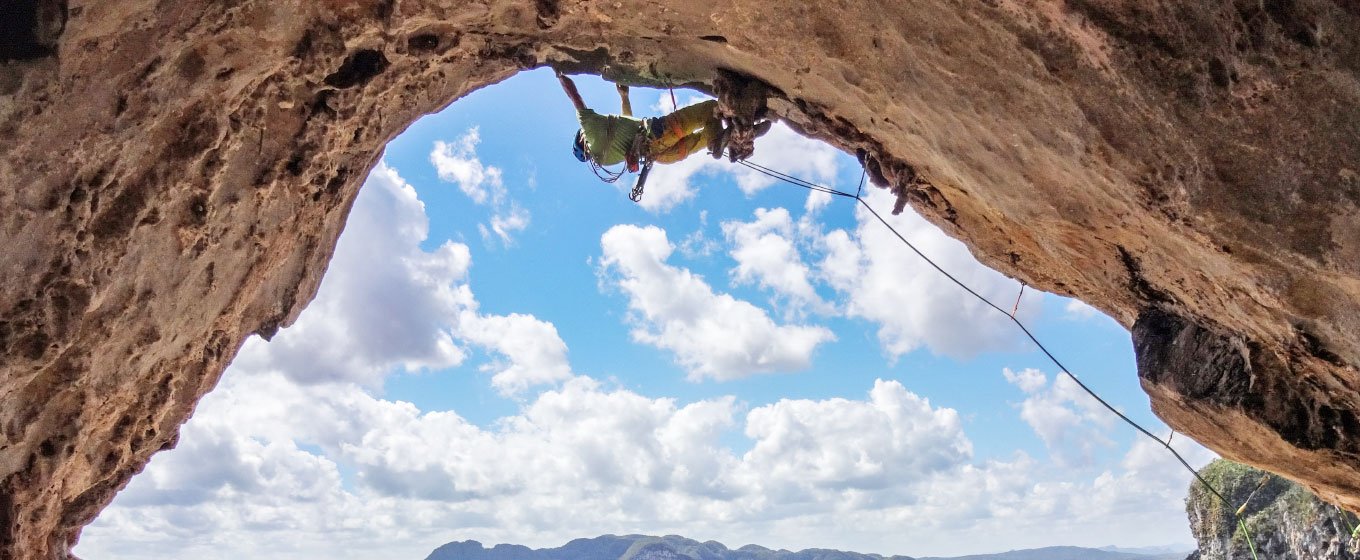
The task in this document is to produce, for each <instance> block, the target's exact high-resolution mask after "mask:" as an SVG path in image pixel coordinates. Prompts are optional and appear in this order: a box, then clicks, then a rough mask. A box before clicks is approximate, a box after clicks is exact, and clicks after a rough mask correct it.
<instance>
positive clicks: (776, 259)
mask: <svg viewBox="0 0 1360 560" xmlns="http://www.w3.org/2000/svg"><path fill="white" fill-rule="evenodd" d="M722 230H723V234H724V235H726V237H727V241H728V243H729V244H731V246H732V250H731V254H732V258H733V259H735V260H736V261H737V267H736V268H735V269H733V271H732V276H733V277H734V278H735V279H736V281H737V282H738V283H752V282H753V283H757V284H759V285H760V286H761V287H762V288H765V289H768V290H772V291H773V292H775V293H776V294H779V295H781V296H784V297H785V298H787V299H788V301H789V302H790V303H791V304H792V305H793V306H794V307H797V308H802V307H811V308H813V309H816V310H819V311H830V308H829V306H828V305H827V304H826V303H825V302H823V301H822V299H821V297H819V296H818V295H817V291H816V289H814V288H813V286H812V282H811V280H810V277H811V271H810V270H809V269H808V266H807V264H805V263H804V262H803V258H802V253H801V252H800V251H799V250H798V247H797V246H796V245H795V239H794V235H795V234H794V224H793V218H792V217H790V216H789V211H788V210H785V209H783V208H775V209H766V208H760V209H757V210H756V213H755V219H754V220H752V221H750V222H741V221H735V220H734V221H730V222H724V223H723V224H722Z"/></svg>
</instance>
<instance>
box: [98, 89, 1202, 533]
mask: <svg viewBox="0 0 1360 560" xmlns="http://www.w3.org/2000/svg"><path fill="white" fill-rule="evenodd" d="M577 82H578V84H579V85H580V86H581V89H582V92H583V94H584V96H585V98H586V100H587V103H588V104H589V105H590V106H591V107H592V108H595V109H596V110H599V111H601V112H612V111H616V110H617V107H618V100H617V97H616V96H615V94H614V91H613V87H612V85H610V84H607V83H605V82H603V81H601V80H599V79H596V78H591V77H580V78H578V79H577ZM677 95H678V97H679V99H680V100H681V102H682V103H688V102H692V101H693V100H695V99H696V98H697V95H696V94H694V93H693V92H687V91H681V92H677ZM633 105H634V107H635V111H636V112H638V113H639V114H658V113H659V112H660V111H662V110H666V109H669V106H668V105H669V96H668V95H667V94H666V93H665V92H664V91H657V90H634V92H633ZM575 129H576V124H575V115H574V113H573V112H572V111H571V110H570V104H569V102H568V101H567V100H566V98H565V96H563V95H562V94H561V92H560V90H559V89H558V87H557V84H556V80H555V79H554V78H553V76H552V74H551V72H549V71H546V70H538V71H533V72H527V73H522V74H520V75H518V76H515V77H514V78H512V79H510V80H508V81H506V82H504V83H502V84H499V85H496V86H492V87H489V88H486V89H483V90H481V91H477V92H474V93H473V94H471V95H469V96H467V97H466V98H464V99H461V100H459V101H458V102H456V103H454V104H453V105H451V106H450V107H449V108H447V109H446V110H444V111H442V112H440V113H438V114H435V115H430V116H428V117H426V118H424V119H421V120H420V121H418V122H416V123H415V124H413V125H412V126H411V127H410V128H409V129H408V130H407V131H406V132H404V133H403V134H402V135H401V136H399V137H398V138H397V139H395V140H394V141H393V142H392V143H391V144H390V145H389V146H388V148H387V151H386V153H385V155H384V157H383V161H382V163H381V164H380V165H379V167H378V168H377V169H375V171H374V172H373V174H372V175H371V176H370V178H369V180H368V182H367V183H366V185H365V186H364V187H363V189H362V191H361V193H360V197H359V200H358V201H357V202H356V205H355V209H354V211H353V214H352V215H351V218H350V221H349V222H348V224H347V226H346V230H345V233H344V234H343V235H342V236H341V239H340V243H339V246H338V248H337V253H336V257H335V260H334V261H333V262H332V264H331V267H330V269H329V270H328V272H327V277H326V278H325V280H324V281H323V284H322V287H321V290H320V293H319V294H318V297H317V299H316V300H315V301H314V302H313V303H312V304H311V305H310V306H309V308H308V309H307V310H306V311H305V312H304V313H303V315H302V317H301V318H300V319H299V321H298V323H297V324H296V325H294V326H293V327H290V328H289V329H285V330H284V331H282V332H281V333H280V334H279V336H278V337H276V338H275V339H274V341H273V342H270V343H265V342H263V341H261V340H252V341H250V342H248V343H247V345H246V346H245V347H244V348H243V350H242V352H241V354H240V355H239V356H238V358H237V359H236V360H235V362H234V363H233V365H232V366H231V368H229V369H228V371H227V373H226V375H224V379H223V381H222V383H221V385H220V386H219V389H218V390H217V391H215V392H214V393H212V394H210V395H209V396H208V397H206V398H205V399H204V401H203V403H202V404H201V406H200V409H199V411H198V412H197V413H196V415H195V417H194V419H193V420H192V421H191V422H190V423H189V424H188V425H186V427H185V428H184V433H183V435H182V438H181V442H180V445H179V447H178V448H177V449H175V450H173V451H169V452H164V453H161V454H159V455H157V456H156V457H155V458H154V459H153V461H152V463H151V465H150V466H149V467H148V469H147V471H146V472H145V473H144V474H142V475H139V476H138V477H137V478H136V479H134V481H133V482H132V484H131V485H130V486H129V487H128V489H127V490H125V491H124V492H123V493H122V494H120V496H119V497H118V499H117V500H116V501H115V502H114V504H113V505H112V506H111V507H110V508H109V509H108V510H107V511H106V512H105V513H104V514H102V515H101V516H100V518H99V520H98V521H96V523H95V524H94V525H92V526H91V527H90V528H89V529H87V530H86V532H85V535H84V537H83V538H82V542H81V545H80V546H79V547H78V548H77V553H79V554H81V555H82V557H86V558H102V557H119V558H123V557H156V558H163V557H184V556H189V555H192V556H193V557H201V558H213V557H222V558H227V557H240V556H244V555H249V556H260V555H263V556H266V557H278V558H323V557H325V558H332V557H336V558H350V557H353V558H370V557H375V556H380V557H387V558H400V557H410V558H423V557H424V555H425V554H427V553H428V551H429V550H431V549H433V548H434V547H435V546H437V545H439V544H442V543H444V542H447V541H450V540H461V539H466V538H476V539H479V540H482V541H483V542H487V543H496V542H513V543H522V544H528V545H532V546H557V545H560V544H562V543H563V542H565V541H566V540H569V539H571V538H575V537H583V536H594V535H597V534H602V533H627V532H643V533H679V534H684V535H686V536H690V537H693V538H698V539H701V540H703V539H716V540H720V541H722V542H724V543H726V544H728V545H730V546H740V545H742V544H746V543H748V542H755V543H758V544H762V545H765V546H770V547H776V548H778V547H783V548H803V547H813V546H817V547H829V548H842V549H851V550H858V551H863V552H880V553H886V554H892V553H896V554H910V555H926V554H931V555H953V554H967V553H976V552H987V551H999V550H1006V549H1010V548H1023V547H1033V546H1046V545H1057V544H1075V545H1094V546H1100V545H1108V544H1117V545H1121V546H1144V545H1163V544H1169V543H1177V544H1184V543H1189V542H1190V539H1189V534H1188V530H1187V529H1186V521H1185V517H1184V513H1183V506H1182V502H1181V498H1182V496H1183V495H1184V491H1185V488H1186V484H1187V483H1188V475H1186V474H1185V473H1184V472H1181V471H1178V470H1177V468H1178V466H1177V465H1176V464H1175V462H1174V460H1173V459H1171V458H1170V457H1167V456H1164V455H1163V454H1161V453H1159V452H1158V450H1157V449H1155V448H1153V447H1152V446H1149V445H1147V443H1146V442H1138V441H1137V440H1136V439H1135V438H1134V432H1132V430H1130V429H1128V428H1127V427H1125V426H1123V425H1120V424H1116V423H1115V420H1114V419H1113V418H1112V417H1111V416H1110V415H1109V414H1108V413H1107V412H1106V411H1103V410H1099V409H1098V407H1097V405H1095V403H1093V402H1092V401H1091V400H1090V399H1089V398H1087V397H1085V396H1084V395H1081V394H1079V393H1078V392H1077V391H1076V389H1075V388H1074V387H1073V386H1072V385H1071V384H1070V383H1067V382H1066V381H1062V380H1058V378H1057V377H1056V376H1055V375H1054V374H1055V373H1056V371H1055V370H1054V368H1053V367H1052V366H1051V364H1049V363H1048V362H1047V361H1046V360H1045V359H1044V357H1043V356H1042V354H1039V353H1038V352H1036V351H1035V350H1034V349H1033V348H1032V347H1030V346H1029V345H1028V344H1027V343H1026V342H1025V341H1023V340H1022V339H1021V338H1020V337H1019V333H1018V332H1016V331H1015V330H1014V329H1013V327H1011V326H1010V325H1009V324H1008V323H1006V322H1005V321H1004V318H1002V317H999V316H996V315H995V313H994V312H992V311H989V310H986V309H984V308H982V307H980V306H979V305H978V304H977V303H976V302H970V301H968V300H967V299H966V296H965V294H963V292H962V291H960V290H959V289H958V288H956V287H954V286H952V285H950V284H948V283H947V281H946V280H944V279H943V278H941V277H939V276H938V275H937V274H936V273H934V271H932V270H929V269H927V268H926V267H925V266H924V265H923V264H922V263H921V262H920V261H918V260H916V258H915V257H914V256H912V255H910V254H909V253H908V252H907V249H906V248H905V247H902V246H901V245H900V244H898V242H897V241H896V240H895V239H892V238H891V237H890V235H891V234H889V233H887V232H886V231H885V230H884V229H883V228H882V227H881V225H879V224H877V223H876V222H874V221H872V220H871V218H869V217H868V216H867V214H865V213H864V212H863V211H862V210H858V209H857V208H856V207H855V206H854V205H853V204H851V203H850V202H849V201H847V200H843V199H836V200H830V199H829V198H819V197H817V196H809V193H808V191H805V190H801V189H797V188H793V187H790V186H788V185H784V184H773V183H772V182H770V181H768V180H766V179H764V178H763V177H760V176H757V175H754V174H752V173H750V172H749V171H746V170H744V169H743V168H740V167H737V166H734V165H731V164H728V163H726V162H719V161H715V160H713V159H711V158H708V157H707V156H705V155H702V154H700V155H697V156H695V157H694V158H691V159H690V160H688V161H686V162H683V163H680V164H677V165H674V166H658V167H657V168H656V170H655V171H654V172H653V176H652V178H651V180H650V181H649V184H648V192H647V194H646V196H645V197H644V199H643V203H642V204H640V205H639V204H634V203H632V202H631V201H629V200H628V199H627V197H626V196H625V194H626V189H627V187H628V186H629V185H631V177H628V178H625V179H624V181H621V182H620V183H619V184H618V185H606V184H603V183H601V182H599V181H598V180H597V179H596V178H595V177H594V175H593V174H591V173H590V171H589V169H587V168H586V167H585V166H583V165H582V164H580V163H579V162H577V161H576V160H575V159H574V158H573V157H572V156H571V154H570V150H569V143H570V140H571V138H572V135H573V134H574V132H575ZM753 161H756V162H759V163H763V164H765V165H767V166H770V167H773V168H776V169H781V170H785V171H787V172H789V173H791V174H794V175H798V176H802V177H806V178H809V179H814V180H816V181H819V182H821V183H824V184H828V185H834V186H836V187H838V188H841V189H843V190H854V188H855V186H856V184H857V182H858V180H859V178H860V170H859V168H858V166H857V165H856V163H855V161H854V159H853V158H851V157H849V156H847V155H845V154H842V153H839V152H837V151H835V150H834V149H832V148H830V147H828V146H825V145H823V144H820V143H817V142H813V141H810V140H806V139H803V138H800V137H798V136H796V135H795V134H793V133H792V132H790V131H789V130H788V129H787V128H783V127H782V126H781V127H776V129H775V130H774V131H772V132H771V133H770V134H769V135H768V136H767V137H765V138H762V139H761V141H760V143H758V144H757V152H756V155H755V157H754V158H753ZM625 183H627V184H625ZM869 201H870V203H871V204H873V205H874V206H875V207H876V208H880V209H883V210H881V211H882V212H884V213H886V209H887V208H890V207H891V200H890V199H889V198H888V197H887V196H886V195H885V194H882V191H880V190H878V189H872V190H871V192H870V195H869ZM893 221H894V224H895V225H896V226H897V227H899V229H901V231H902V232H903V233H904V234H905V235H907V236H908V237H909V238H911V239H912V240H913V241H914V242H916V243H918V244H919V245H920V246H921V247H922V248H923V250H925V251H927V252H928V253H930V254H931V255H932V257H933V258H936V259H937V260H938V261H939V262H941V263H942V264H943V265H944V266H945V267H947V268H949V269H950V270H951V271H953V272H955V273H957V274H958V275H960V276H961V277H962V278H964V279H965V280H966V281H968V282H969V283H970V284H971V285H973V286H974V287H975V288H976V289H978V290H979V291H980V292H982V293H983V294H985V295H987V296H988V297H992V298H994V299H996V300H997V301H1001V302H1004V305H1005V306H1007V307H1009V306H1010V304H1011V303H1012V302H1014V301H1015V297H1016V295H1017V294H1018V293H1019V288H1020V286H1019V284H1018V283H1016V282H1014V281H1013V280H1010V279H1007V278H1005V277H1004V276H1002V275H1000V274H998V273H996V272H994V271H990V270H988V269H986V268H985V267H983V266H982V265H980V264H978V263H977V262H976V261H974V260H973V259H972V258H971V256H970V255H969V254H968V252H967V250H966V249H965V248H964V247H963V245H962V244H960V243H958V242H957V241H954V240H951V239H948V238H947V237H945V236H944V235H943V234H942V233H940V232H939V231H938V230H937V229H935V228H934V227H933V226H930V225H929V224H928V223H926V222H925V221H924V220H922V219H921V218H919V217H917V216H915V215H914V214H912V213H911V212H910V211H909V210H908V212H906V213H904V214H903V215H902V216H898V217H895V218H893ZM1020 316H1021V317H1022V318H1023V319H1024V320H1026V321H1027V323H1029V324H1030V325H1032V327H1033V329H1034V330H1035V332H1036V334H1038V335H1039V337H1040V338H1041V339H1043V340H1046V341H1048V343H1049V344H1050V346H1051V347H1052V348H1053V349H1054V350H1055V351H1056V352H1057V353H1058V354H1059V355H1060V357H1061V358H1062V359H1063V360H1064V361H1065V362H1066V363H1067V364H1068V365H1069V366H1070V367H1073V368H1074V369H1075V370H1076V372H1077V373H1078V374H1079V375H1081V376H1082V377H1083V379H1084V380H1085V381H1086V382H1087V383H1088V384H1090V385H1092V386H1093V387H1095V388H1096V389H1097V390H1098V391H1100V392H1101V393H1102V394H1104V395H1105V396H1107V397H1108V398H1109V400H1110V401H1112V402H1113V403H1115V404H1116V406H1118V407H1120V408H1121V409H1122V410H1124V411H1125V412H1126V413H1127V414H1129V415H1130V416H1131V417H1133V418H1134V419H1136V420H1138V421H1140V422H1144V423H1146V424H1147V425H1149V426H1155V427H1157V428H1158V429H1160V430H1163V431H1165V427H1164V426H1163V425H1162V424H1161V423H1160V422H1158V421H1157V420H1156V418H1155V417H1154V416H1153V415H1152V414H1151V412H1150V411H1149V409H1148V402H1147V398H1146V396H1145V395H1144V394H1143V393H1142V391H1141V390H1140V389H1139V387H1138V384H1137V377H1136V375H1135V372H1134V361H1133V355H1132V348H1131V346H1130V343H1129V337H1128V333H1127V331H1125V330H1124V329H1123V328H1122V327H1120V326H1119V325H1118V324H1116V323H1114V322H1113V321H1111V320H1110V319H1108V318H1107V317H1105V316H1103V315H1101V314H1099V313H1097V312H1095V311H1094V310H1093V309H1091V308H1089V307H1087V306H1085V305H1084V304H1081V303H1080V302H1073V301H1071V300H1067V299H1064V298H1060V297H1057V296H1053V295H1048V294H1041V293H1039V292H1036V291H1034V290H1027V291H1026V292H1025V296H1024V298H1023V299H1022V301H1021V305H1020ZM1181 441H1185V440H1181ZM1186 446H1187V447H1185V449H1184V451H1185V452H1186V453H1188V454H1189V455H1190V456H1192V457H1193V458H1194V459H1195V460H1196V461H1197V462H1204V461H1205V460H1207V458H1208V457H1210V455H1209V454H1208V453H1207V452H1206V451H1204V450H1203V449H1201V448H1198V447H1197V446H1193V444H1190V443H1188V442H1187V443H1186ZM980 534H981V535H986V536H987V537H986V538H982V539H979V538H977V535H980Z"/></svg>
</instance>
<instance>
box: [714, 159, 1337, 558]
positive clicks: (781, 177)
mask: <svg viewBox="0 0 1360 560" xmlns="http://www.w3.org/2000/svg"><path fill="white" fill-rule="evenodd" d="M737 163H738V164H741V165H742V166H745V167H746V168H748V169H751V170H753V171H756V172H758V173H761V174H763V175H766V176H768V177H771V178H773V179H776V180H778V181H783V182H785V183H789V184H790V185H793V186H796V187H801V188H804V189H808V190H811V191H817V192H824V193H827V194H830V195H832V196H839V197H844V198H851V199H854V200H855V201H856V202H858V203H859V204H860V205H861V206H863V207H864V209H865V210H868V211H869V214H871V215H873V217H874V218H876V219H878V221H879V223H881V224H883V226H884V227H886V228H888V231H890V232H892V234H893V235H894V236H896V237H897V239H898V240H899V241H901V242H902V244H903V245H906V246H907V248H908V249H911V251H912V252H913V253H916V255H917V256H919V257H921V259H922V260H924V261H925V262H926V264H928V265H930V267H931V268H934V269H935V270H936V271H937V272H939V273H940V274H942V275H944V277H945V278H947V279H949V281H950V282H953V283H954V285H956V286H958V287H959V288H962V289H963V291H965V292H967V293H968V294H969V295H971V296H973V297H974V298H977V300H978V301H981V302H982V303H983V304H984V305H986V306H987V307H990V308H992V309H994V310H996V311H997V312H999V313H1001V314H1002V315H1005V316H1006V317H1007V318H1008V319H1010V320H1011V322H1012V323H1014V324H1015V326H1016V327H1017V328H1019V329H1020V331H1021V332H1023V333H1024V334H1025V336H1026V337H1028V338H1029V340H1030V341H1031V342H1033V343H1034V345H1035V346H1036V347H1038V348H1039V351H1041V352H1043V354H1044V356H1046V357H1048V359H1049V361H1051V362H1053V365H1055V366H1057V367H1058V370H1059V371H1061V372H1062V373H1063V374H1064V375H1066V376H1067V377H1068V378H1069V379H1071V380H1072V381H1073V382H1074V383H1076V384H1077V387H1079V388H1081V390H1082V391H1084V392H1085V393H1086V394H1087V395H1090V397H1091V398H1093V399H1095V400H1096V402H1098V403H1100V405H1101V406H1103V407H1105V409H1106V410H1109V411H1110V412H1111V413H1113V414H1114V415H1115V416H1118V417H1119V419H1120V420H1123V421H1124V423H1125V424H1128V425H1129V426H1131V427H1133V428H1134V429H1135V430H1137V431H1138V432H1140V433H1142V434H1143V435H1144V436H1147V437H1148V438H1149V439H1151V440H1152V441H1155V442H1157V443H1158V444H1160V445H1161V446H1162V447H1164V448H1166V450H1167V452H1169V453H1171V455H1172V456H1173V457H1175V458H1176V460H1177V461H1179V462H1180V464H1181V466H1182V467H1185V470H1186V471H1188V472H1189V473H1190V475H1191V476H1193V477H1194V478H1195V480H1196V481H1198V482H1199V483H1200V484H1201V485H1203V486H1204V488H1205V489H1207V490H1208V491H1209V492H1210V493H1211V494H1213V495H1214V496H1215V497H1217V498H1218V500H1219V501H1220V502H1221V503H1223V504H1224V505H1228V503H1229V502H1228V499H1227V497H1225V496H1224V495H1223V493H1221V492H1219V491H1218V489H1216V488H1214V487H1213V485H1211V484H1209V481H1207V480H1205V479H1204V477H1203V476H1201V475H1200V474H1199V471H1196V470H1195V468H1194V467H1191V466H1190V463H1189V462H1188V461H1186V460H1185V457H1182V456H1181V454H1180V452H1179V451H1176V449H1175V448H1173V447H1171V438H1170V437H1167V439H1166V440H1163V439H1162V438H1160V437H1157V436H1156V435H1155V434H1153V433H1152V432H1151V431H1149V430H1148V429H1147V428H1144V427H1143V426H1142V425H1141V424H1139V423H1138V422H1136V421H1134V420H1133V419H1132V418H1129V417H1128V416H1126V415H1124V413H1123V412H1120V411H1119V409H1117V408H1115V407H1114V405H1112V404H1110V403H1109V402H1108V401H1106V400H1105V399H1104V398H1102V397H1101V396H1100V395H1099V394H1097V393H1096V392H1095V390H1093V389H1091V388H1090V387H1088V386H1087V385H1086V383H1084V382H1082V380H1081V378H1079V377H1077V376H1076V374H1074V373H1072V372H1071V370H1069V369H1067V366H1064V365H1063V364H1062V362H1060V361H1058V358H1057V357H1056V356H1054V355H1053V353H1052V352H1050V351H1049V350H1048V347H1047V346H1044V343H1043V342H1040V341H1039V339H1038V337H1036V336H1034V333H1032V332H1030V330H1029V328H1028V327H1026V326H1025V324H1024V322H1022V321H1021V320H1020V319H1019V318H1018V317H1016V316H1015V311H1012V312H1010V313H1006V310H1005V309H1002V308H1001V307H999V306H997V305H996V304H995V303H992V301H991V300H989V299H987V298H986V297H985V296H983V295H982V294H979V293H978V292H976V291H974V290H973V289H972V288H970V287H969V286H968V285H967V284H964V283H963V281H962V280H959V279H958V278H957V277H955V276H954V275H953V274H950V273H949V271H947V270H945V269H944V268H942V267H941V266H940V265H939V264H936V263H935V261H934V260H932V259H931V258H930V257H928V256H926V254H925V253H923V252H921V250H920V249H918V248H917V247H916V245H914V244H912V242H911V241H908V240H907V238H906V237H905V236H903V235H902V234H901V233H900V232H898V231H897V228H894V227H893V226H892V224H890V223H888V221H887V220H886V219H884V218H883V216H882V215H880V214H879V213H878V211H877V210H874V208H873V207H872V206H869V203H868V201H866V200H864V197H863V196H862V194H863V189H864V177H865V174H866V173H867V170H861V172H860V179H859V189H857V190H856V192H855V194H851V193H848V192H844V191H840V190H837V189H833V188H831V187H827V186H824V185H819V184H817V183H813V182H810V181H806V180H804V179H800V178H797V177H794V176H792V175H787V174H784V173H780V172H778V171H775V170H773V169H770V168H768V167H765V166H762V165H760V164H758V163H755V162H752V161H747V160H742V161H738V162H737ZM1020 289H1021V295H1023V294H1024V284H1023V283H1022V284H1021V288H1020ZM1018 307H1019V297H1018V296H1017V298H1016V309H1017V310H1018ZM1172 433H1173V434H1174V433H1175V432H1172ZM1262 484H1264V482H1262ZM1248 499H1250V498H1248ZM1245 507H1246V505H1245V504H1243V506H1242V508H1239V509H1238V511H1237V512H1235V513H1234V517H1236V518H1237V524H1238V526H1239V527H1240V528H1241V529H1242V532H1243V533H1244V534H1245V535H1246V537H1247V538H1246V540H1247V546H1248V548H1250V550H1251V557H1252V559H1253V560H1259V559H1258V558H1257V555H1256V544H1255V542H1254V541H1253V540H1252V538H1251V532H1250V531H1249V530H1248V529H1247V524H1246V520H1245V519H1243V518H1242V510H1243V509H1244V508H1245ZM1352 534H1360V528H1357V529H1356V530H1355V532H1354V533H1352Z"/></svg>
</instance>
